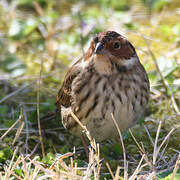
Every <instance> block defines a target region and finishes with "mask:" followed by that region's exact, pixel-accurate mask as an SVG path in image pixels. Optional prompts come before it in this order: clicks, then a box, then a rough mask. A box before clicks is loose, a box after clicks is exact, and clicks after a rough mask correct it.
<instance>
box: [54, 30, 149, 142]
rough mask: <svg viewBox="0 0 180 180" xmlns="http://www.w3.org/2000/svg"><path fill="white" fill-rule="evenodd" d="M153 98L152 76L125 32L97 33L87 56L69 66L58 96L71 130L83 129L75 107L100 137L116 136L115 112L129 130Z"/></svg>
mask: <svg viewBox="0 0 180 180" xmlns="http://www.w3.org/2000/svg"><path fill="white" fill-rule="evenodd" d="M148 98H149V80H148V77H147V74H146V71H145V70H144V68H143V66H142V65H141V63H140V61H139V59H138V56H137V54H136V51H135V48H134V47H133V45H132V44H131V43H130V42H129V41H128V40H127V39H126V38H125V37H123V36H122V35H120V34H118V33H116V32H114V31H107V32H101V33H99V34H97V35H96V36H95V37H94V39H93V40H92V42H91V44H90V47H89V49H88V50H87V52H86V53H85V55H84V57H83V58H82V59H80V60H78V61H77V62H76V63H75V64H73V65H72V67H71V68H70V69H69V70H68V72H67V74H66V76H65V79H64V82H63V84H62V87H61V89H60V90H59V92H58V95H57V99H56V106H57V109H58V110H60V112H61V116H62V122H63V125H64V127H65V128H67V129H68V130H69V131H70V132H71V133H73V134H75V135H77V136H81V135H82V129H81V127H80V126H79V125H78V124H77V123H76V122H75V120H74V119H73V118H72V117H71V115H70V110H72V111H73V112H74V113H75V115H76V116H77V117H78V118H79V120H80V121H81V122H82V123H83V124H84V125H86V127H87V129H88V130H89V132H90V134H91V136H92V137H94V138H95V139H96V140H97V141H102V140H105V139H107V138H115V137H116V136H117V130H116V128H115V126H114V123H113V121H112V117H111V113H113V114H114V117H115V119H116V121H117V123H118V125H119V127H120V129H121V131H124V130H126V129H127V128H129V127H131V126H132V125H133V124H135V123H136V122H137V121H138V120H139V118H140V117H141V116H142V115H143V112H144V110H145V107H146V105H147V102H148Z"/></svg>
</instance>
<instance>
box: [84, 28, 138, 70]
mask: <svg viewBox="0 0 180 180" xmlns="http://www.w3.org/2000/svg"><path fill="white" fill-rule="evenodd" d="M84 61H94V63H96V64H100V65H102V66H103V64H104V63H105V64H107V65H108V64H109V66H108V67H109V68H110V66H112V65H110V64H116V65H118V66H119V67H125V68H127V69H130V68H132V67H133V66H134V65H136V64H137V63H139V60H138V57H137V54H136V51H135V48H134V47H133V45H132V44H131V43H130V42H129V41H128V40H127V39H126V38H125V37H124V36H122V35H120V34H118V33H117V32H115V31H107V32H100V33H98V34H97V35H96V36H95V37H94V38H93V40H92V41H91V44H90V47H89V49H88V51H87V52H86V54H85V56H84ZM98 66H99V65H98ZM106 69H107V68H106Z"/></svg>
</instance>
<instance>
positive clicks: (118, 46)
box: [113, 41, 120, 49]
mask: <svg viewBox="0 0 180 180" xmlns="http://www.w3.org/2000/svg"><path fill="white" fill-rule="evenodd" d="M113 47H114V49H119V48H120V43H119V42H118V41H116V42H115V43H114V45H113Z"/></svg>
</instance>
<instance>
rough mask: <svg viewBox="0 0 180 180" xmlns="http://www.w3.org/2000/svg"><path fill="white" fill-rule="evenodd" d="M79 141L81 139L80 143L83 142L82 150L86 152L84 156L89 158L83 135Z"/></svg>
mask: <svg viewBox="0 0 180 180" xmlns="http://www.w3.org/2000/svg"><path fill="white" fill-rule="evenodd" d="M81 141H82V144H83V147H84V151H85V153H86V156H87V158H89V150H88V145H87V143H86V140H85V138H84V136H83V135H82V136H81Z"/></svg>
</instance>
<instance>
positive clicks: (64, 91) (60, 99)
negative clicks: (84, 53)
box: [55, 58, 82, 109]
mask: <svg viewBox="0 0 180 180" xmlns="http://www.w3.org/2000/svg"><path fill="white" fill-rule="evenodd" d="M81 60H82V58H81V59H79V60H78V61H77V62H76V63H75V64H73V65H72V67H71V68H70V69H69V70H68V71H67V73H66V76H65V79H64V82H63V84H62V86H61V88H60V90H59V92H58V94H57V96H56V102H55V105H56V106H57V108H58V109H60V108H61V105H63V106H64V107H66V108H67V107H69V106H71V90H72V89H71V86H72V82H73V80H74V79H75V78H76V77H77V75H78V74H79V73H80V72H81V66H80V62H81Z"/></svg>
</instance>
